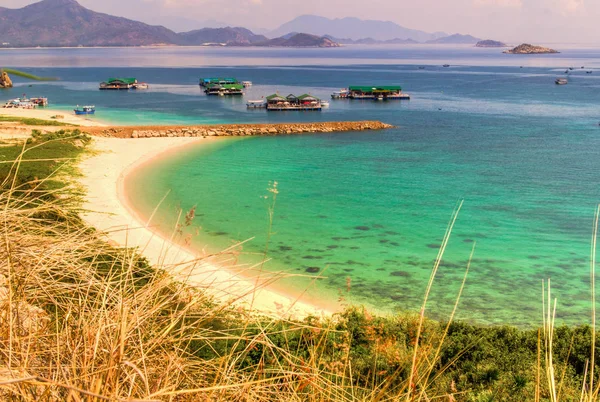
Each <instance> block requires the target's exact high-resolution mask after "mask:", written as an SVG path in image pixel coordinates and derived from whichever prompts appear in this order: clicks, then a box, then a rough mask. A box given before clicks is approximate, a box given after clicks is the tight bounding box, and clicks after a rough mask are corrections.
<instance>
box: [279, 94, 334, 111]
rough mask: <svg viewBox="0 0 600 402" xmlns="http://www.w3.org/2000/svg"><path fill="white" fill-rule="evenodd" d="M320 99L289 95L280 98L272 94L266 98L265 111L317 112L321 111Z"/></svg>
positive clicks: (309, 96) (310, 96)
mask: <svg viewBox="0 0 600 402" xmlns="http://www.w3.org/2000/svg"><path fill="white" fill-rule="evenodd" d="M322 108H323V106H322V105H321V99H319V98H317V97H315V96H312V95H309V94H304V95H300V96H296V95H293V94H290V95H288V96H282V95H279V94H273V95H270V96H267V110H276V111H283V110H307V111H318V110H321V109H322Z"/></svg>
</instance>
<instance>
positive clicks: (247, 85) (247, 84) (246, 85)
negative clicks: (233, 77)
mask: <svg viewBox="0 0 600 402" xmlns="http://www.w3.org/2000/svg"><path fill="white" fill-rule="evenodd" d="M242 85H243V86H244V88H250V87H251V86H252V81H242Z"/></svg>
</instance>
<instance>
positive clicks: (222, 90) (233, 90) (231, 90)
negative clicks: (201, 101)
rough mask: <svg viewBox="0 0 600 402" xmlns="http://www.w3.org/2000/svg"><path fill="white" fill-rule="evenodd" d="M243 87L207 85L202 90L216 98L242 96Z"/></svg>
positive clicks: (238, 85)
mask: <svg viewBox="0 0 600 402" xmlns="http://www.w3.org/2000/svg"><path fill="white" fill-rule="evenodd" d="M243 90H244V86H243V85H242V84H209V85H208V86H206V89H204V93H205V94H207V95H217V96H225V95H228V96H242V95H243V94H244V92H243Z"/></svg>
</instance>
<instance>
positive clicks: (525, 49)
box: [502, 43, 560, 54]
mask: <svg viewBox="0 0 600 402" xmlns="http://www.w3.org/2000/svg"><path fill="white" fill-rule="evenodd" d="M502 53H509V54H550V53H560V52H558V51H556V50H554V49H550V48H547V47H543V46H533V45H530V44H529V43H523V44H522V45H519V46H517V47H515V48H514V49H510V50H505V51H504V52H502Z"/></svg>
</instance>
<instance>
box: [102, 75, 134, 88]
mask: <svg viewBox="0 0 600 402" xmlns="http://www.w3.org/2000/svg"><path fill="white" fill-rule="evenodd" d="M137 83H138V81H137V80H136V79H135V78H109V79H108V80H107V81H105V82H101V83H100V89H101V90H129V89H131V88H133V87H134V86H135V85H137Z"/></svg>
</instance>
